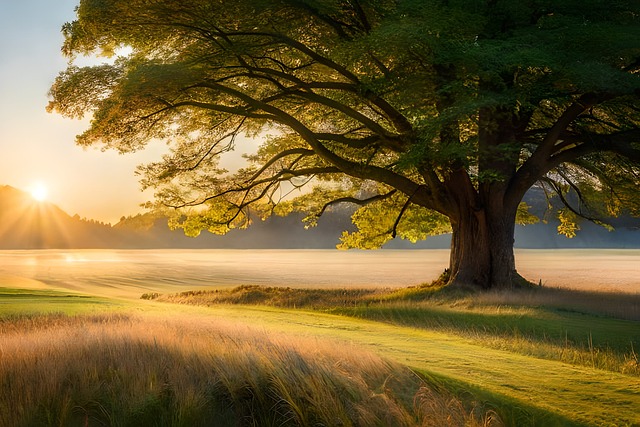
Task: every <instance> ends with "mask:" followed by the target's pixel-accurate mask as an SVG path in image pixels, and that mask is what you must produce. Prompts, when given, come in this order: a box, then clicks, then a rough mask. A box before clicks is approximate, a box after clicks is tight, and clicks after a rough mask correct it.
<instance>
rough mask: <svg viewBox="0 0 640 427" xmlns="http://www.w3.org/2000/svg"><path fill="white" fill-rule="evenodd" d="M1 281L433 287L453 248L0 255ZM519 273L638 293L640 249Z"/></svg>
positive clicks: (81, 287) (543, 260)
mask: <svg viewBox="0 0 640 427" xmlns="http://www.w3.org/2000/svg"><path fill="white" fill-rule="evenodd" d="M0 256H1V257H2V260H3V262H2V265H0V279H2V280H3V281H4V282H5V283H11V282H16V281H19V282H20V287H33V288H58V289H67V290H72V291H78V292H82V293H90V294H97V295H108V296H123V297H134V298H137V297H139V296H140V295H141V294H142V293H145V292H148V291H154V292H178V291H182V290H192V289H196V288H216V287H231V286H238V285H245V284H250V285H265V286H288V287H294V288H295V287H298V288H303V287H317V288H335V287H350V288H358V287H360V288H362V287H367V288H370V287H391V288H399V287H405V286H414V285H419V284H421V283H425V282H429V281H431V280H434V279H435V278H437V277H438V275H440V273H442V271H443V270H444V268H445V267H446V266H447V261H448V257H449V251H448V250H383V251H346V252H345V251H335V250H219V249H207V250H40V251H0ZM516 260H517V262H518V265H519V270H520V271H521V272H522V274H523V275H524V276H525V277H527V278H528V279H529V280H531V281H533V282H536V283H539V282H541V283H542V284H543V285H545V286H553V287H565V288H575V289H588V290H603V291H620V292H631V293H637V292H640V280H638V277H640V274H639V273H640V250H619V249H618V250H613V249H611V250H586V249H575V250H570V249H565V250H518V251H517V253H516Z"/></svg>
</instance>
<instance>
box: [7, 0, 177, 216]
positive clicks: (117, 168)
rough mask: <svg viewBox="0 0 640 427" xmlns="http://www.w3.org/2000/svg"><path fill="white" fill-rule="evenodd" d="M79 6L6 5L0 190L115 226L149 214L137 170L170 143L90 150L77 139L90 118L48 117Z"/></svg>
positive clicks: (34, 0) (45, 0) (39, 1)
mask: <svg viewBox="0 0 640 427" xmlns="http://www.w3.org/2000/svg"><path fill="white" fill-rule="evenodd" d="M77 3H78V0H19V1H18V0H16V1H13V0H0V56H1V57H0V185H10V186H12V187H15V188H18V189H21V190H24V191H31V189H32V188H34V187H36V186H38V185H40V186H44V187H46V189H47V199H48V200H49V201H51V202H53V203H55V204H57V205H58V206H60V207H61V208H62V209H63V210H65V211H66V212H67V213H69V214H70V215H74V214H78V215H80V216H81V217H86V218H90V219H95V220H98V221H102V222H108V223H112V224H113V223H116V222H117V221H118V220H119V219H120V217H121V216H123V215H132V214H136V213H138V212H140V211H142V208H140V207H139V205H140V204H141V203H143V202H145V201H147V200H151V199H152V197H153V194H152V192H144V193H143V192H141V190H140V185H139V183H138V178H137V177H136V176H135V174H134V172H135V169H136V165H138V164H140V163H145V162H148V161H152V160H155V159H158V158H159V156H160V155H161V153H162V151H164V150H166V148H165V146H164V145H163V144H156V145H155V146H153V145H152V146H151V147H150V148H149V149H147V150H145V151H142V152H138V153H133V154H125V155H121V154H118V153H116V152H115V151H105V152H102V151H101V150H100V149H99V148H89V149H84V148H81V147H79V146H76V144H75V136H76V135H78V134H80V133H82V131H83V130H84V129H86V127H87V126H88V119H85V120H82V121H80V120H72V119H67V118H64V117H62V116H60V115H58V114H55V113H54V114H50V113H47V112H46V111H45V108H46V106H47V103H48V101H49V97H48V96H47V93H48V91H49V88H50V87H51V84H52V83H53V81H54V79H55V77H56V76H57V75H58V73H59V72H60V71H62V70H64V69H65V68H66V65H67V59H66V58H64V57H63V56H62V54H61V53H60V47H61V46H62V42H63V37H62V34H61V32H60V29H61V27H62V25H63V24H64V23H65V22H67V21H71V20H73V19H74V16H75V14H74V9H75V7H76V5H77Z"/></svg>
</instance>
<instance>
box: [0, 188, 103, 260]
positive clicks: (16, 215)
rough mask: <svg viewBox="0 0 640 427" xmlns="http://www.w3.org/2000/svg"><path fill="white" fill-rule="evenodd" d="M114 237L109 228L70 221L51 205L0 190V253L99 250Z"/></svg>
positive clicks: (68, 217)
mask: <svg viewBox="0 0 640 427" xmlns="http://www.w3.org/2000/svg"><path fill="white" fill-rule="evenodd" d="M114 237H115V236H114V235H113V234H112V229H111V226H109V225H105V224H100V223H98V222H95V221H87V220H82V219H80V218H79V217H77V216H76V217H71V216H69V215H68V214H67V213H66V212H64V211H63V210H62V209H60V208H59V207H57V206H56V205H54V204H52V203H48V202H38V201H36V200H34V199H33V198H32V197H31V196H30V195H29V194H27V193H24V192H22V191H20V190H17V189H15V188H13V187H10V186H0V248H2V249H50V248H103V247H109V246H110V245H111V243H112V242H113V238H114Z"/></svg>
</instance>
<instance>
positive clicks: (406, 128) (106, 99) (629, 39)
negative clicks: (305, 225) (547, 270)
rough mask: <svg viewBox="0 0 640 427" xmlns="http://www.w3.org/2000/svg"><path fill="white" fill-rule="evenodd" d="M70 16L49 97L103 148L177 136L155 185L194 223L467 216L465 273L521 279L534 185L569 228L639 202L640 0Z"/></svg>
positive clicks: (459, 240) (89, 5)
mask: <svg viewBox="0 0 640 427" xmlns="http://www.w3.org/2000/svg"><path fill="white" fill-rule="evenodd" d="M63 32H64V35H65V43H64V46H63V52H64V53H65V54H66V55H68V56H69V57H70V58H71V62H70V65H69V67H68V68H67V70H66V71H64V72H62V73H61V74H60V75H59V76H58V78H57V79H56V81H55V83H54V84H53V86H52V88H51V96H52V101H51V104H50V106H49V108H50V110H54V111H57V112H59V113H62V114H63V115H66V116H69V117H82V116H83V115H84V114H87V113H89V114H91V117H92V121H91V125H90V127H89V128H88V129H87V130H86V132H84V133H83V134H82V135H80V136H78V143H79V144H81V145H84V146H89V145H98V146H102V147H106V148H114V149H116V150H119V151H121V152H128V151H134V150H137V149H140V148H142V147H144V146H145V144H147V143H148V142H149V141H151V140H154V139H160V140H165V141H167V143H168V144H169V145H170V147H171V151H170V153H169V154H167V155H166V156H164V157H163V158H162V159H161V160H159V161H158V162H156V163H152V164H148V165H144V166H141V167H140V173H141V174H142V175H143V176H142V183H143V185H144V186H147V187H154V188H155V189H156V191H157V192H156V198H157V201H158V202H159V203H161V204H163V205H166V206H173V207H175V208H177V209H180V212H181V215H182V216H181V218H179V219H177V220H176V222H175V225H178V226H181V227H183V228H184V229H185V230H186V232H187V233H191V234H197V233H198V232H199V231H200V230H202V229H208V230H210V231H212V232H224V231H226V230H227V229H228V228H229V227H243V226H246V225H247V224H248V223H249V222H250V221H251V218H252V216H268V215H270V214H271V213H273V212H278V211H281V212H285V213H286V212H288V211H291V210H292V209H300V210H306V211H307V212H308V213H309V214H310V217H309V218H310V219H311V222H313V219H314V218H316V217H317V216H319V215H321V214H322V213H323V212H324V211H326V209H328V208H332V207H333V206H334V205H336V204H338V203H353V204H355V205H358V206H359V209H358V210H357V211H356V213H355V214H354V216H353V219H354V222H355V223H356V225H357V226H358V227H359V230H358V231H357V232H355V233H351V234H348V233H345V235H344V236H343V245H344V246H360V247H370V246H376V245H377V246H379V245H381V244H383V243H384V242H386V241H387V240H388V239H390V238H391V237H392V236H396V235H399V236H401V237H406V238H410V239H418V238H422V237H425V236H426V235H428V234H434V233H442V232H447V231H449V230H451V231H452V233H453V237H452V244H451V261H450V269H449V272H450V276H449V279H448V280H449V281H450V283H451V284H454V285H463V286H476V287H478V286H479V287H504V286H513V285H514V284H515V283H518V282H519V281H520V280H522V279H521V277H520V276H519V275H518V274H517V272H516V268H515V260H514V253H513V241H514V225H515V222H516V220H517V217H518V215H519V214H521V216H522V217H523V218H525V219H527V218H528V216H527V212H526V206H525V205H523V204H522V203H521V201H522V199H523V196H524V195H525V193H526V192H527V191H528V189H530V188H531V187H532V186H539V187H540V188H542V189H544V190H545V192H547V193H548V194H557V195H558V196H559V200H561V201H562V202H563V203H565V204H566V208H564V209H563V210H562V211H561V212H560V213H559V218H560V220H561V225H560V231H561V232H564V233H565V234H568V235H571V234H572V233H573V232H574V230H575V228H576V226H575V225H574V224H575V219H576V218H578V217H585V218H588V219H592V220H596V219H597V218H599V217H601V216H602V215H601V214H609V215H611V214H616V213H619V212H629V213H632V214H638V213H640V198H639V197H637V186H638V185H639V184H640V126H639V125H640V96H639V94H640V3H639V2H638V1H637V0H617V1H612V2H605V1H602V0H526V1H523V0H234V1H225V0H191V1H188V2H183V1H177V0H175V1H166V0H81V2H80V5H79V6H78V8H77V20H75V21H73V22H71V23H68V24H66V25H65V26H64V27H63ZM118 48H127V49H129V51H130V53H129V54H127V55H126V56H116V58H115V60H114V61H112V62H111V63H107V64H103V65H99V66H91V67H77V66H75V65H73V58H74V57H75V56H76V55H78V54H96V53H99V54H104V55H107V56H109V55H113V53H114V52H116V51H117V49H118ZM240 134H242V135H245V134H248V135H249V136H256V137H262V138H264V140H263V142H262V143H261V145H260V146H259V147H258V149H257V152H256V153H254V154H252V155H250V156H248V157H247V160H248V164H247V167H246V168H243V169H240V170H238V171H234V172H233V173H229V172H227V171H225V170H223V169H221V168H220V166H219V164H218V158H219V155H220V154H221V153H224V152H226V151H229V150H232V149H233V148H234V146H235V141H236V136H237V135H240ZM265 135H268V136H266V137H265ZM303 186H306V187H312V188H311V189H310V190H309V191H302V192H300V193H299V194H298V193H295V194H298V196H299V197H297V198H294V199H291V196H289V197H288V198H287V197H285V196H286V195H287V194H288V193H291V190H292V189H297V188H300V187H303ZM605 216H606V215H605Z"/></svg>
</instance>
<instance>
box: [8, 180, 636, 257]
mask: <svg viewBox="0 0 640 427" xmlns="http://www.w3.org/2000/svg"><path fill="white" fill-rule="evenodd" d="M528 197H529V198H528V200H527V201H528V203H529V204H530V205H532V206H534V210H535V209H540V206H542V204H543V203H546V202H543V201H541V200H537V196H536V195H535V194H531V195H529V196H528ZM536 207H537V208H536ZM301 220H302V216H301V215H290V216H288V217H284V218H283V217H272V218H269V219H267V220H266V221H256V223H254V224H253V225H252V226H251V227H249V229H247V230H231V231H230V232H229V233H227V234H226V235H224V236H217V235H213V234H210V233H207V232H203V233H202V234H201V235H200V236H199V237H197V238H190V237H186V236H185V235H184V234H183V233H182V232H181V231H180V230H177V231H172V230H170V229H169V227H168V226H167V219H166V218H162V217H158V216H157V215H154V214H152V213H144V214H138V215H135V216H129V217H122V219H121V220H120V222H118V223H117V224H115V225H114V226H111V225H109V224H102V223H99V222H97V221H94V220H87V219H81V218H80V217H79V216H78V215H75V216H70V215H68V214H67V213H66V212H64V211H63V210H62V209H60V208H59V207H57V206H56V205H54V204H52V203H48V202H37V201H35V200H33V198H32V197H31V196H30V195H29V194H27V193H24V192H22V191H20V190H17V189H15V188H13V187H10V186H0V249H71V248H75V249H90V248H95V249H109V248H111V249H155V248H157V249H160V248H167V249H169V248H177V249H204V248H210V249H217V248H221V249H270V248H273V249H325V248H326V249H331V248H335V245H336V244H337V243H338V241H339V237H340V235H341V233H342V231H343V230H353V228H354V226H353V224H351V221H350V211H349V210H348V209H337V210H335V211H332V212H328V213H327V214H325V215H324V216H323V217H322V218H320V221H319V224H318V226H317V227H314V228H311V229H308V230H305V229H304V227H303V224H302V222H301ZM614 225H615V226H616V231H614V232H609V231H607V230H605V229H604V228H602V227H599V226H596V225H593V224H590V223H585V224H582V229H583V230H582V231H581V232H579V233H578V235H577V236H576V237H575V238H573V239H567V238H565V237H564V236H559V235H558V234H557V232H556V227H557V223H555V222H554V221H549V223H546V224H545V223H539V224H534V225H529V226H526V227H517V229H516V242H515V246H516V247H520V248H576V247H593V248H605V247H606V248H640V220H638V219H633V218H622V219H617V220H615V221H614ZM449 242H450V236H448V235H444V236H434V237H430V238H428V239H427V240H425V241H423V242H418V243H417V244H415V245H414V244H411V243H409V242H406V241H402V240H399V239H396V240H394V241H392V242H390V243H388V244H387V245H386V246H385V247H386V248H396V249H410V248H415V249H421V248H429V249H438V248H448V247H449Z"/></svg>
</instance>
